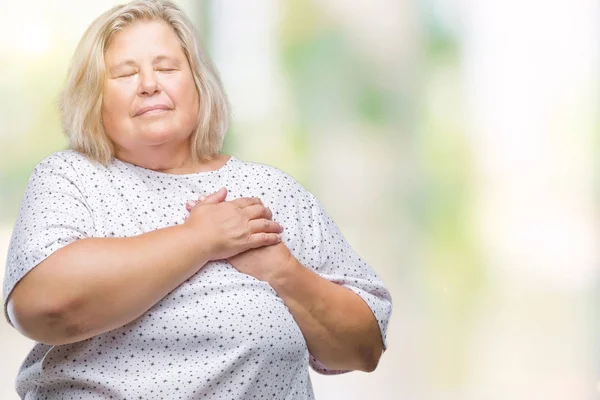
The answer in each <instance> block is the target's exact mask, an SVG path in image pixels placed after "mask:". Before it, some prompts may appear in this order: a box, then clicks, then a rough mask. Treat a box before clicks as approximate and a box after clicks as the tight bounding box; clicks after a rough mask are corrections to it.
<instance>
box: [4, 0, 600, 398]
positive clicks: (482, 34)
mask: <svg viewBox="0 0 600 400" xmlns="http://www.w3.org/2000/svg"><path fill="white" fill-rule="evenodd" d="M117 3H120V2H117V1H109V0H98V1H94V2H79V1H74V0H71V1H68V0H62V1H54V2H45V1H42V0H29V1H26V2H10V3H9V2H6V4H3V5H4V7H2V8H3V10H4V11H3V12H2V14H1V15H0V66H1V67H0V72H1V73H0V256H2V257H4V256H5V253H6V249H7V246H8V241H9V239H10V234H11V230H12V225H13V223H14V220H15V217H16V213H17V211H18V207H19V203H20V199H21V196H22V195H23V191H24V188H25V185H26V183H27V179H28V177H29V174H30V173H31V171H32V169H33V166H34V165H35V164H36V163H37V162H39V161H40V160H41V159H42V158H44V157H45V156H46V155H48V154H50V153H51V152H53V151H58V150H61V149H63V148H65V147H66V140H65V138H64V137H63V135H62V132H61V127H60V122H59V116H58V112H57V106H56V102H57V97H58V93H59V91H60V89H61V87H62V84H63V81H64V77H65V73H66V69H67V67H68V63H69V60H70V57H71V55H72V52H73V51H74V48H75V45H76V44H77V42H78V40H79V38H80V37H81V35H82V33H83V31H84V30H85V28H86V27H87V26H88V25H89V24H90V23H91V22H92V20H93V19H94V18H95V17H96V16H97V15H99V14H100V13H101V12H103V11H104V10H106V9H107V8H108V7H110V6H112V5H113V4H117ZM178 3H180V4H181V5H182V6H183V7H184V8H185V9H186V10H187V12H188V13H189V15H190V16H191V17H192V19H193V20H194V21H195V23H196V24H197V27H198V30H199V32H200V35H201V37H202V40H203V42H204V45H205V46H206V48H207V49H208V51H209V53H210V54H211V55H212V57H213V59H214V61H215V63H216V64H217V67H218V69H219V71H220V72H221V74H222V78H223V81H224V84H225V87H226V91H227V93H228V95H229V98H230V101H231V103H232V108H233V120H232V125H231V129H230V131H229V133H228V136H227V141H226V145H225V152H226V153H230V154H234V155H235V156H236V157H238V158H240V159H245V160H252V161H257V162H262V163H267V164H271V165H274V166H276V167H278V168H280V169H283V170H284V171H287V172H288V173H290V174H292V175H293V176H294V177H295V178H296V179H298V180H299V181H300V182H301V183H302V184H304V185H305V187H307V188H308V189H309V190H311V191H312V192H313V193H314V194H315V195H316V196H317V198H319V199H320V200H321V202H322V203H323V204H324V205H325V207H326V209H327V210H328V211H329V213H330V214H331V215H332V216H333V218H334V219H335V221H336V222H337V223H338V225H339V226H340V228H341V230H342V232H344V234H345V236H346V238H347V239H348V241H349V242H350V243H351V245H352V246H353V247H354V249H355V250H356V251H357V252H358V253H359V254H361V255H362V256H363V258H365V259H366V260H367V261H368V262H369V263H370V264H371V265H372V266H373V268H374V269H375V270H376V271H377V272H378V273H379V274H380V275H381V277H382V278H383V279H384V281H385V282H386V284H387V285H388V287H389V288H390V291H391V292H392V296H393V299H394V313H393V318H392V322H391V324H390V328H389V332H388V343H389V350H388V351H387V352H386V353H385V354H384V356H383V358H382V361H381V363H380V366H379V368H378V369H377V371H375V372H374V373H372V374H364V373H352V374H349V375H343V376H336V377H323V376H317V375H314V374H313V380H314V385H315V392H316V395H317V398H320V399H366V398H369V399H371V398H376V399H390V400H391V399H444V400H445V399H461V400H463V399H511V400H512V399H516V400H519V399H528V400H529V399H542V398H543V399H545V400H554V399H569V400H572V399H597V398H600V394H599V393H600V384H599V382H600V375H599V373H600V359H599V358H598V356H599V355H600V352H599V351H598V350H599V349H600V347H599V346H598V344H597V343H598V339H597V338H598V334H599V333H600V324H599V317H598V315H599V313H598V300H599V296H598V294H597V293H598V289H599V286H600V285H599V284H598V260H599V257H598V255H599V254H598V243H599V242H598V236H599V235H598V223H597V222H598V189H599V187H600V185H598V183H599V179H598V178H599V175H598V162H597V161H596V160H597V158H598V154H599V152H598V134H597V133H598V129H599V125H598V105H599V104H600V102H599V93H600V91H599V89H600V84H599V83H600V82H599V79H598V77H599V76H600V50H599V49H600V48H599V47H598V43H597V42H598V38H600V13H599V11H600V10H599V3H598V2H596V1H593V0H569V1H566V0H554V1H552V2H547V1H546V2H542V1H534V0H524V1H519V2H516V1H507V2H506V1H505V2H483V1H480V2H476V1H459V0H320V1H317V0H312V1H311V0H254V1H243V0H203V1H179V2H178ZM549 3H550V4H549ZM2 273H3V271H2V270H0V276H2ZM30 347H31V343H30V342H29V341H28V340H27V339H25V338H23V337H22V336H20V335H19V334H18V333H17V332H16V331H15V330H14V329H12V328H10V327H9V326H8V324H7V323H6V322H5V321H1V322H0V354H2V361H1V362H0V398H2V399H16V397H17V396H16V394H15V393H14V389H13V386H14V385H13V382H14V379H15V376H16V373H17V369H18V367H19V365H20V364H21V362H22V361H23V359H24V357H25V355H26V353H27V351H28V350H29V348H30Z"/></svg>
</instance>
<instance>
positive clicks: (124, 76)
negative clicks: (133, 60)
mask: <svg viewBox="0 0 600 400" xmlns="http://www.w3.org/2000/svg"><path fill="white" fill-rule="evenodd" d="M135 74H137V72H131V73H128V74H123V75H119V76H117V78H129V77H130V76H133V75H135Z"/></svg>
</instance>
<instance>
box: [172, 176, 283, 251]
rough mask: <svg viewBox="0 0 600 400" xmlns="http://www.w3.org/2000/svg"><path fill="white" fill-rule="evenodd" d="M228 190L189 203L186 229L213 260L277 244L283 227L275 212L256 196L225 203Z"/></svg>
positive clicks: (224, 189)
mask: <svg viewBox="0 0 600 400" xmlns="http://www.w3.org/2000/svg"><path fill="white" fill-rule="evenodd" d="M226 197H227V189H226V188H221V189H219V190H218V191H217V192H215V193H213V194H211V195H209V196H207V197H206V198H205V199H203V200H202V199H201V200H200V201H198V202H197V203H196V204H193V205H192V204H188V206H187V208H188V210H189V211H190V215H189V216H188V217H187V219H186V220H185V223H184V226H186V227H188V228H190V230H191V232H192V234H193V235H195V236H196V237H197V238H198V240H199V241H200V244H201V245H200V246H199V248H203V249H208V258H209V261H210V260H221V259H225V258H228V257H232V256H234V255H236V254H239V253H242V252H244V251H246V250H249V249H254V248H257V247H262V246H268V245H272V244H277V243H279V242H280V241H281V238H280V236H279V234H280V233H281V232H282V231H283V227H282V226H281V225H279V224H278V223H277V222H275V221H273V220H272V218H273V214H272V213H271V210H269V209H268V208H267V207H265V206H264V205H263V204H262V201H261V200H260V199H259V198H256V197H243V198H239V199H235V200H231V201H225V198H226Z"/></svg>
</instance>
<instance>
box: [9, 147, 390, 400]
mask: <svg viewBox="0 0 600 400" xmlns="http://www.w3.org/2000/svg"><path fill="white" fill-rule="evenodd" d="M223 186H224V187H226V188H227V189H228V195H227V196H228V197H227V200H232V199H235V198H239V197H258V198H260V199H261V200H262V201H263V204H264V205H265V206H267V207H269V208H270V209H271V210H272V212H273V219H274V220H275V221H277V222H279V223H281V224H282V225H283V226H284V227H285V230H284V233H283V234H282V241H283V243H285V244H286V245H287V246H288V247H289V249H290V251H291V253H292V254H293V255H294V256H295V257H296V258H297V259H298V260H299V261H300V262H301V263H302V264H303V265H305V266H306V267H308V268H311V269H313V270H314V271H316V272H317V273H319V274H320V275H321V276H323V277H325V278H326V279H328V280H330V281H332V282H335V283H337V284H341V285H345V286H346V287H348V288H350V289H351V290H353V291H354V292H356V293H357V294H358V295H359V296H361V297H362V299H364V301H365V302H366V303H367V304H368V305H369V307H370V308H371V310H372V311H373V314H374V315H375V317H376V319H377V321H378V323H379V327H380V329H381V333H382V337H383V338H384V339H385V333H386V329H387V324H388V320H389V317H390V313H391V299H390V295H389V292H388V291H387V289H386V288H385V287H384V285H383V283H382V282H381V280H380V279H379V278H378V277H377V275H376V274H375V272H374V271H373V270H372V269H371V268H370V267H369V266H368V265H367V264H366V263H365V262H364V261H363V260H362V259H361V258H360V257H359V256H358V255H357V254H356V253H355V252H354V251H353V250H352V249H351V248H350V246H349V245H348V244H347V242H346V241H345V240H344V238H343V237H342V235H341V233H340V231H339V230H338V228H337V227H336V225H335V223H334V222H333V221H332V219H331V218H330V217H329V216H328V215H327V214H326V213H325V211H324V210H323V208H322V206H321V205H320V204H319V202H318V201H317V200H316V199H315V197H314V196H313V195H312V194H311V193H309V192H308V191H307V190H306V189H304V188H303V187H302V186H301V185H300V184H299V183H297V182H296V181H295V180H294V179H293V178H291V177H290V176H289V175H287V174H285V173H284V172H282V171H280V170H278V169H276V168H274V167H271V166H267V165H262V164H256V163H250V162H243V161H241V160H239V159H236V158H235V157H231V158H230V159H229V160H228V161H227V163H226V164H225V165H224V166H223V167H221V168H220V169H218V170H216V171H210V172H200V173H194V174H186V175H173V174H166V173H161V172H156V171H152V170H149V169H145V168H142V167H139V166H135V165H133V164H129V163H126V162H123V161H120V160H118V159H115V160H114V161H113V162H112V163H111V164H110V165H109V166H108V167H104V166H102V165H100V164H98V163H95V162H91V161H89V160H88V159H87V158H86V157H84V156H83V155H81V154H79V153H77V152H75V151H72V150H65V151H61V152H57V153H54V154H52V155H50V156H49V157H47V158H45V159H44V160H42V161H41V162H40V163H39V164H38V165H37V166H36V167H35V169H34V171H33V173H32V175H31V178H30V180H29V184H28V186H27V189H26V192H25V195H24V197H23V200H22V203H21V208H20V211H19V215H18V218H17V221H16V225H15V228H14V232H13V236H12V239H11V242H10V246H9V250H8V258H7V264H6V274H5V281H4V301H5V304H6V299H7V298H8V296H9V294H10V292H11V291H12V289H13V288H14V286H15V285H16V284H17V282H19V280H20V279H22V278H23V277H24V276H25V274H27V273H28V272H29V271H31V270H32V268H34V267H35V266H36V265H38V264H39V263H40V262H41V261H43V260H44V259H46V258H47V257H48V256H50V255H51V254H52V253H53V252H55V251H56V250H58V249H59V248H61V247H63V246H66V245H67V244H69V243H71V242H73V241H75V240H77V239H81V238H86V237H129V236H135V235H139V234H142V233H145V232H149V231H153V230H156V229H160V228H164V227H167V226H173V225H176V224H182V223H184V218H185V217H186V215H187V214H188V212H187V210H186V208H185V204H186V202H187V201H188V200H190V199H197V198H198V197H199V196H201V195H205V194H209V193H212V192H214V191H216V190H218V189H219V188H220V187H223ZM4 311H5V313H6V308H5V310H4ZM9 322H10V321H9ZM309 365H310V366H312V367H313V368H314V369H315V370H316V371H318V372H320V373H325V374H327V373H337V372H342V371H332V370H328V369H326V368H325V367H324V366H323V365H322V364H320V363H319V362H318V360H316V359H315V358H314V357H312V356H311V355H310V354H309V352H308V349H307V346H306V342H305V340H304V338H303V336H302V332H301V331H300V329H299V327H298V325H297V324H296V322H295V321H294V319H293V317H292V315H291V314H290V312H289V310H288V309H287V307H286V306H285V304H284V303H283V301H282V300H281V298H280V297H278V296H277V294H276V292H275V291H274V290H273V289H272V288H271V286H270V285H269V284H267V283H265V282H262V281H259V280H257V279H255V278H253V277H251V276H248V275H245V274H242V273H240V272H238V271H237V270H236V269H234V268H233V267H232V266H231V265H230V264H229V263H227V262H225V261H215V262H209V263H208V264H206V265H205V266H204V267H203V268H201V269H200V270H199V272H197V273H196V274H195V275H193V276H192V277H190V278H189V279H188V280H186V281H185V282H183V283H182V284H181V285H180V286H179V287H177V288H176V289H175V290H173V291H172V292H171V293H169V294H168V295H167V296H165V297H164V298H163V299H162V300H161V301H159V302H158V303H157V304H155V305H154V306H153V307H152V308H151V309H149V310H148V311H147V312H146V313H145V314H143V315H142V316H141V317H139V318H137V319H136V320H134V321H132V322H130V323H128V324H127V325H125V326H123V327H121V328H118V329H114V330H112V331H110V332H107V333H104V334H100V335H97V336H94V337H92V338H90V339H87V340H83V341H81V342H77V343H73V344H67V345H60V346H50V345H46V344H43V343H36V344H35V346H34V347H33V349H32V350H31V352H30V353H29V355H28V356H27V358H26V359H25V361H24V363H23V365H22V366H21V369H20V371H19V374H18V376H17V381H16V388H17V392H18V393H19V395H20V396H21V397H23V398H26V399H107V398H108V399H169V400H172V399H312V398H313V397H314V396H313V391H312V386H311V383H310V378H309V374H308V367H309Z"/></svg>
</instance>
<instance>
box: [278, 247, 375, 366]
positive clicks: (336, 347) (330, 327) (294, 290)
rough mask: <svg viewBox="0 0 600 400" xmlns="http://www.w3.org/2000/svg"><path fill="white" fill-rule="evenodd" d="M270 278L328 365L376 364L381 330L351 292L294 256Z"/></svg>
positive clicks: (315, 351) (316, 353)
mask: <svg viewBox="0 0 600 400" xmlns="http://www.w3.org/2000/svg"><path fill="white" fill-rule="evenodd" d="M278 246H283V245H278ZM269 284H270V285H271V286H272V287H273V289H275V291H276V292H277V294H278V295H279V297H281V298H282V300H283V301H284V303H285V305H286V306H287V307H288V309H289V310H290V313H291V314H292V315H293V316H294V319H295V320H296V323H297V324H298V326H299V327H300V330H301V331H302V333H303V335H304V338H305V340H306V343H307V345H308V349H309V351H310V353H311V354H312V355H313V356H314V357H316V358H317V359H318V360H319V361H320V362H322V363H323V364H324V365H326V366H327V368H330V369H336V370H361V371H366V372H371V371H374V370H375V368H376V367H377V363H378V362H379V358H380V357H381V354H382V352H383V341H382V337H381V332H380V330H379V326H378V324H377V321H376V319H375V317H374V315H373V313H372V312H371V310H370V308H369V307H368V306H367V304H366V303H365V302H364V300H363V299H361V298H360V297H359V296H358V295H357V294H356V293H354V292H353V291H351V290H350V289H348V288H346V287H344V286H341V285H337V284H335V283H333V282H330V281H328V280H327V279H325V278H322V277H321V276H319V275H318V274H317V273H315V272H313V271H311V270H310V269H308V268H306V267H305V266H303V265H302V264H300V262H299V261H298V260H296V259H295V258H294V257H291V258H290V261H289V262H288V264H287V267H284V268H280V269H279V273H277V274H276V275H275V276H273V277H272V278H271V279H270V280H269Z"/></svg>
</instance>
